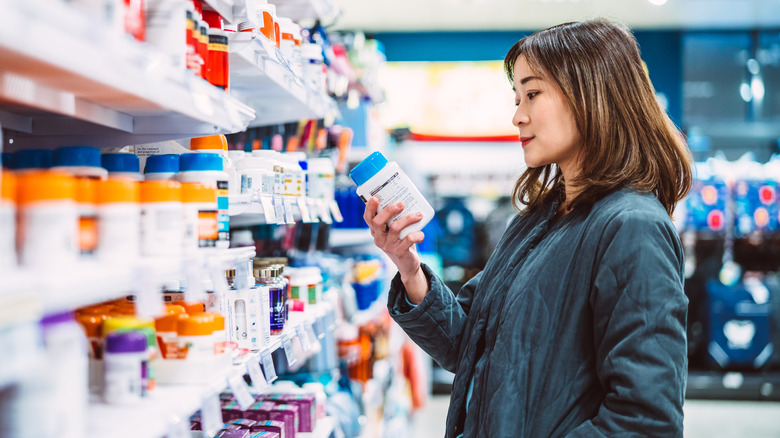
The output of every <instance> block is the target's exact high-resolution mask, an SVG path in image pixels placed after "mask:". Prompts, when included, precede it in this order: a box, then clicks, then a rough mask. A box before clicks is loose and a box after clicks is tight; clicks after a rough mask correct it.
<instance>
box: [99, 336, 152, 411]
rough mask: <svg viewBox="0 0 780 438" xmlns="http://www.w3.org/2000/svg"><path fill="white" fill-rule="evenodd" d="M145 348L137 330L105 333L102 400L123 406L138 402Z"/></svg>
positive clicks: (141, 389)
mask: <svg viewBox="0 0 780 438" xmlns="http://www.w3.org/2000/svg"><path fill="white" fill-rule="evenodd" d="M146 348H147V340H146V335H144V334H143V333H140V332H133V331H131V332H114V333H110V334H108V335H107V336H106V338H105V352H104V354H103V363H104V367H105V371H104V374H103V401H104V402H106V403H108V404H118V405H124V404H134V403H138V402H140V401H141V397H142V394H143V390H144V382H143V373H144V371H145V362H146V357H147V355H146Z"/></svg>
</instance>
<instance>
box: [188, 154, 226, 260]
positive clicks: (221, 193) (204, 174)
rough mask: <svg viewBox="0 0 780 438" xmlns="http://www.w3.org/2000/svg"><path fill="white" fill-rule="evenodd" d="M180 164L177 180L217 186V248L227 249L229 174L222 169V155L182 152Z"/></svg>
mask: <svg viewBox="0 0 780 438" xmlns="http://www.w3.org/2000/svg"><path fill="white" fill-rule="evenodd" d="M179 164H180V169H181V171H180V172H179V173H178V174H177V175H176V180H177V181H179V182H183V183H185V182H187V183H193V182H195V183H201V184H204V185H207V186H211V187H216V188H217V224H218V231H219V238H218V240H217V248H220V249H227V248H228V247H229V246H230V216H229V212H228V208H229V205H228V193H227V192H228V174H227V173H226V172H224V171H223V170H222V157H220V156H219V155H218V154H213V153H199V154H195V153H192V154H182V156H181V157H180V159H179Z"/></svg>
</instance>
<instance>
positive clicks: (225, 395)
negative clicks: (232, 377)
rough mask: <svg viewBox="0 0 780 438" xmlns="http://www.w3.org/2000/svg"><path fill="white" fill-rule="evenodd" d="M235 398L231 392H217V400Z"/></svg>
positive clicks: (231, 399)
mask: <svg viewBox="0 0 780 438" xmlns="http://www.w3.org/2000/svg"><path fill="white" fill-rule="evenodd" d="M235 399H236V396H235V395H233V393H232V392H222V393H220V394H219V400H220V401H233V400H235Z"/></svg>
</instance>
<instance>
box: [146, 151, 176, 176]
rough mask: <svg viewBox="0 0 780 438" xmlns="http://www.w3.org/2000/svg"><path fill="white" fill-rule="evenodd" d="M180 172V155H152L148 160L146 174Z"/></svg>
mask: <svg viewBox="0 0 780 438" xmlns="http://www.w3.org/2000/svg"><path fill="white" fill-rule="evenodd" d="M178 171H179V155H178V154H162V155H150V156H148V157H147V158H146V165H145V166H144V173H177V172H178Z"/></svg>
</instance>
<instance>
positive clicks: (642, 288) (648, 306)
mask: <svg viewBox="0 0 780 438" xmlns="http://www.w3.org/2000/svg"><path fill="white" fill-rule="evenodd" d="M665 219H666V218H659V217H653V216H651V215H650V216H648V215H647V214H643V213H639V212H633V211H624V212H622V213H620V214H619V215H618V216H617V217H616V218H615V219H613V220H612V221H610V222H609V224H608V225H607V227H606V228H605V230H604V234H603V237H602V240H601V243H600V245H601V246H603V249H600V250H599V251H600V252H601V253H602V256H601V263H600V264H599V265H598V266H596V267H595V268H594V269H595V271H596V272H595V280H594V285H593V288H592V289H591V295H590V297H589V300H590V306H591V309H592V312H593V337H594V338H593V339H594V354H595V365H596V372H597V374H598V379H599V381H600V382H601V385H602V388H603V389H604V392H605V394H606V395H605V397H604V399H603V401H602V402H601V405H600V406H599V409H598V413H597V415H596V416H595V417H594V418H592V419H590V420H588V421H586V422H585V423H583V424H581V425H579V426H578V427H577V428H575V429H574V430H573V431H572V432H571V433H569V435H568V436H569V437H606V436H610V437H611V436H620V437H627V436H652V437H682V436H683V410H682V407H683V399H684V395H685V385H686V380H687V346H686V337H685V328H686V316H687V308H688V299H687V298H686V297H685V294H684V292H683V256H682V247H681V245H680V241H679V238H678V235H677V233H676V232H675V230H674V227H673V226H672V224H671V222H670V221H668V220H665Z"/></svg>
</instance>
